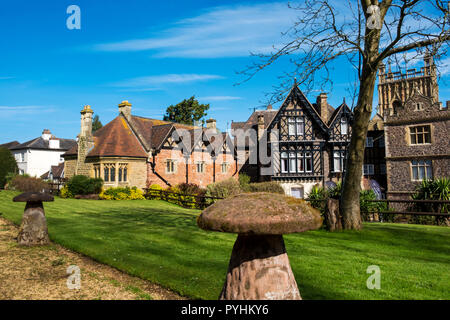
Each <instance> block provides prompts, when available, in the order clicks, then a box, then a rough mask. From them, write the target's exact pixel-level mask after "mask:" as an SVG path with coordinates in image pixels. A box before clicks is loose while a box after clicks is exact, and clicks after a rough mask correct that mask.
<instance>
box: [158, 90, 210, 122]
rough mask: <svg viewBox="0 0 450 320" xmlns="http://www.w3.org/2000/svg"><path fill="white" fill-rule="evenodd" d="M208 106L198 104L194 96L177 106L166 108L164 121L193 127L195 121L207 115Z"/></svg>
mask: <svg viewBox="0 0 450 320" xmlns="http://www.w3.org/2000/svg"><path fill="white" fill-rule="evenodd" d="M208 109H209V104H200V103H199V102H198V101H197V99H195V96H192V97H190V98H189V99H184V100H183V101H181V102H180V103H178V104H177V105H175V106H174V105H171V106H169V107H168V108H167V110H166V114H165V115H164V120H165V121H172V122H178V123H184V124H188V125H193V124H194V123H195V122H196V121H199V120H200V119H201V118H203V117H205V116H206V115H207V113H206V111H207V110H208Z"/></svg>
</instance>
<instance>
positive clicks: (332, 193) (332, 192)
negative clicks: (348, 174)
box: [327, 181, 342, 199]
mask: <svg viewBox="0 0 450 320" xmlns="http://www.w3.org/2000/svg"><path fill="white" fill-rule="evenodd" d="M341 192H342V181H339V182H338V183H336V186H334V187H332V188H330V189H328V191H327V193H328V197H330V198H333V199H339V198H340V197H341Z"/></svg>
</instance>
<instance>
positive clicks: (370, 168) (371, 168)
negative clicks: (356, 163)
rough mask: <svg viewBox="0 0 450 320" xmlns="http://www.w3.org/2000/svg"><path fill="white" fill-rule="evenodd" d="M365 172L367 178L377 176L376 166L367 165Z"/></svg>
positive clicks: (364, 168)
mask: <svg viewBox="0 0 450 320" xmlns="http://www.w3.org/2000/svg"><path fill="white" fill-rule="evenodd" d="M363 172H364V175H365V176H373V175H374V174H375V165H373V164H365V165H364V167H363Z"/></svg>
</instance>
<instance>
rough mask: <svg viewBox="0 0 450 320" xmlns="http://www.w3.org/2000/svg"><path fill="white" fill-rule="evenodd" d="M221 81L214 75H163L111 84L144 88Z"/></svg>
mask: <svg viewBox="0 0 450 320" xmlns="http://www.w3.org/2000/svg"><path fill="white" fill-rule="evenodd" d="M217 79H223V77H222V76H219V75H214V74H164V75H158V76H148V77H137V78H133V79H128V80H124V81H120V82H116V83H113V84H111V85H112V86H114V87H146V86H148V85H155V84H163V83H175V84H177V83H187V82H196V81H207V80H217Z"/></svg>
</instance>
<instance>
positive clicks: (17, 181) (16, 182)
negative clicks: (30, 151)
mask: <svg viewBox="0 0 450 320" xmlns="http://www.w3.org/2000/svg"><path fill="white" fill-rule="evenodd" d="M8 187H9V189H12V190H18V191H22V192H46V191H49V189H50V188H49V185H48V184H47V183H46V182H44V181H43V180H42V179H40V178H32V177H29V176H25V175H23V176H22V175H18V176H15V177H14V178H13V179H12V180H11V183H10V185H9V186H8Z"/></svg>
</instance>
